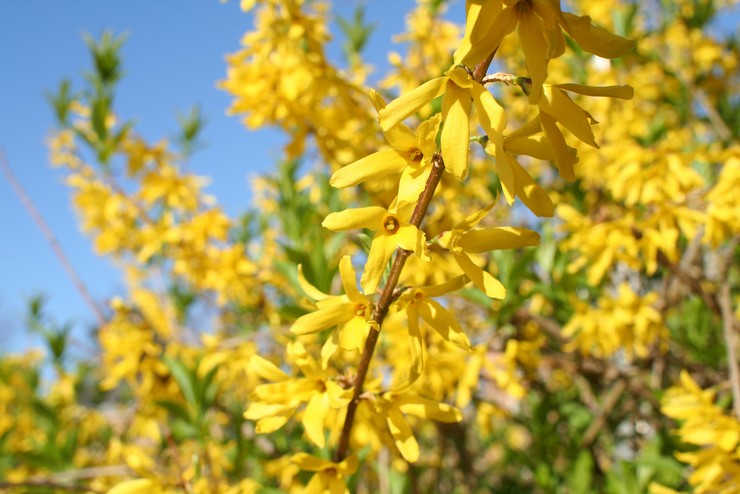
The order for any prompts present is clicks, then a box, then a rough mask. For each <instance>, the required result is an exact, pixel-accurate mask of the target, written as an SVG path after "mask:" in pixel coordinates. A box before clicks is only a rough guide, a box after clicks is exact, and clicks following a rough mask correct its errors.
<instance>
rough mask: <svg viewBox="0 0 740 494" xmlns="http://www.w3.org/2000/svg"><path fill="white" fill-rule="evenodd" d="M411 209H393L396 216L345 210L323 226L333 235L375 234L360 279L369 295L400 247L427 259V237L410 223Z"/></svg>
mask: <svg viewBox="0 0 740 494" xmlns="http://www.w3.org/2000/svg"><path fill="white" fill-rule="evenodd" d="M410 206H412V205H407V206H404V207H402V208H399V209H397V208H395V207H391V210H393V212H391V211H389V210H387V209H385V208H382V207H380V206H370V207H365V208H357V209H345V210H344V211H339V212H337V213H331V214H330V215H329V216H327V217H326V219H325V220H324V222H323V223H321V224H322V226H324V228H328V229H329V230H332V231H344V230H353V229H357V228H367V229H369V230H373V231H374V232H375V237H374V238H373V242H372V245H371V246H370V253H369V254H368V256H367V262H366V263H365V270H364V271H363V273H362V278H360V285H361V286H362V289H363V290H364V292H365V293H373V292H375V289H376V288H377V287H378V283H379V282H380V278H381V277H382V276H383V271H384V270H385V266H386V264H388V261H390V259H391V256H393V253H394V252H395V250H396V248H397V247H400V248H401V249H405V250H409V251H411V252H413V253H414V254H416V255H417V256H419V257H421V258H422V259H426V258H427V254H426V235H425V234H424V232H422V231H421V230H419V229H418V228H416V227H415V226H414V225H411V224H409V223H408V218H409V217H410V216H411V210H412V208H411V207H410Z"/></svg>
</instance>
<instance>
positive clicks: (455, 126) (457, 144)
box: [378, 65, 494, 179]
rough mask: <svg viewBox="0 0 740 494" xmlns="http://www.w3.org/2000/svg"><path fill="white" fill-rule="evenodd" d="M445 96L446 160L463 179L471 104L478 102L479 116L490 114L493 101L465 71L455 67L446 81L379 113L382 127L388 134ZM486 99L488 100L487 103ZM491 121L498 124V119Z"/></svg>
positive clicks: (442, 79)
mask: <svg viewBox="0 0 740 494" xmlns="http://www.w3.org/2000/svg"><path fill="white" fill-rule="evenodd" d="M442 95H444V97H443V98H442V120H443V121H444V124H445V125H444V127H443V128H442V139H441V144H442V156H444V159H445V166H446V169H447V171H449V172H450V173H452V174H453V175H454V176H456V177H457V178H459V179H463V178H465V176H466V175H467V173H468V151H469V149H468V146H469V141H470V123H469V120H470V110H471V100H472V101H475V104H476V108H477V109H478V111H479V112H480V111H481V110H482V111H483V112H486V111H488V109H489V108H490V101H491V100H493V97H492V96H490V93H489V92H488V91H487V90H486V88H484V87H483V86H482V85H481V84H480V83H478V82H475V81H474V80H473V78H472V77H471V76H470V72H468V70H466V69H465V68H464V67H461V66H458V65H453V66H452V67H450V69H449V70H448V71H447V72H445V75H444V77H437V78H436V79H432V80H431V81H429V82H425V83H424V84H422V85H421V86H419V87H417V88H416V89H414V90H413V91H411V92H409V93H406V94H404V95H401V96H400V97H398V98H396V99H395V100H393V101H391V102H390V103H389V104H388V106H386V107H385V108H384V109H382V110H381V111H380V112H379V113H378V120H379V121H380V127H381V128H382V129H383V130H384V131H385V130H388V129H390V128H392V127H394V126H396V125H398V124H399V123H401V122H403V121H404V120H405V119H406V118H408V117H410V116H411V115H413V114H414V113H416V112H418V111H419V110H420V109H421V108H422V107H424V106H425V105H426V104H427V103H429V102H430V101H432V100H433V99H435V98H437V97H439V96H442ZM486 95H488V96H490V98H489V97H488V96H486ZM482 98H486V101H485V103H484V102H483V101H482ZM489 119H490V120H494V117H493V116H491V117H489Z"/></svg>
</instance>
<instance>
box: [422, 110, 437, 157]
mask: <svg viewBox="0 0 740 494" xmlns="http://www.w3.org/2000/svg"><path fill="white" fill-rule="evenodd" d="M440 125H442V115H441V114H439V113H437V114H435V115H434V116H433V117H431V118H429V119H427V120H424V121H423V122H422V123H420V124H419V126H418V127H417V128H416V147H417V148H418V149H419V150H420V151H421V153H422V155H424V156H426V157H427V158H431V157H432V155H433V154H434V153H435V152H436V151H437V134H438V133H439V127H440Z"/></svg>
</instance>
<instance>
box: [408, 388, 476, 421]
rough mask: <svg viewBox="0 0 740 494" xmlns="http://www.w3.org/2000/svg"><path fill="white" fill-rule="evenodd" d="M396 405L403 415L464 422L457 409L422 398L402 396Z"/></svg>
mask: <svg viewBox="0 0 740 494" xmlns="http://www.w3.org/2000/svg"><path fill="white" fill-rule="evenodd" d="M396 403H397V404H398V408H400V409H401V411H402V412H403V413H408V414H409V415H414V416H416V417H422V418H427V419H432V420H438V421H440V422H447V423H452V422H460V421H461V420H462V413H460V410H458V409H457V408H455V407H453V406H451V405H448V404H446V403H439V402H437V401H433V400H428V399H426V398H422V397H421V396H415V395H402V396H399V397H398V399H397V400H396Z"/></svg>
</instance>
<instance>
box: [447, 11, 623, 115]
mask: <svg viewBox="0 0 740 494" xmlns="http://www.w3.org/2000/svg"><path fill="white" fill-rule="evenodd" d="M504 5H506V7H505V8H504ZM517 27H518V28H519V29H518V35H519V43H520V44H521V47H522V51H523V52H524V56H525V58H526V63H527V70H528V72H529V76H530V77H531V78H532V89H531V92H530V93H529V101H530V103H532V104H536V103H537V102H538V101H539V99H540V97H541V96H542V84H543V83H544V82H545V80H546V79H547V65H548V63H549V61H550V59H553V58H556V57H559V56H560V55H562V54H563V52H564V51H565V40H564V38H563V33H562V31H561V30H560V28H561V27H562V28H563V29H564V30H565V31H566V32H567V33H568V34H569V35H570V36H571V37H572V38H573V39H574V40H575V41H576V42H577V43H578V44H579V45H580V47H581V48H582V49H584V50H585V51H587V52H590V53H593V54H594V55H598V56H600V57H603V58H617V57H621V56H622V55H624V54H625V53H627V52H628V51H629V50H631V49H632V46H633V45H634V42H633V41H631V40H628V39H626V38H623V37H621V36H617V35H615V34H611V33H609V32H608V31H606V30H605V29H602V28H600V27H597V26H594V25H593V24H592V23H591V18H590V17H588V16H583V17H578V16H576V15H573V14H571V13H569V12H562V11H561V10H560V1H559V0H557V1H555V0H503V2H502V0H488V1H487V2H467V29H466V33H465V37H464V38H463V41H462V43H461V45H460V48H459V49H458V50H457V51H456V52H455V63H459V64H465V65H467V66H473V65H475V64H477V63H479V62H480V61H481V60H483V59H484V58H486V57H487V56H489V55H490V54H491V53H493V52H494V51H495V50H496V49H498V46H499V45H500V44H501V41H503V39H504V37H506V36H507V35H509V34H511V33H512V32H513V31H514V29H516V28H517Z"/></svg>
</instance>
